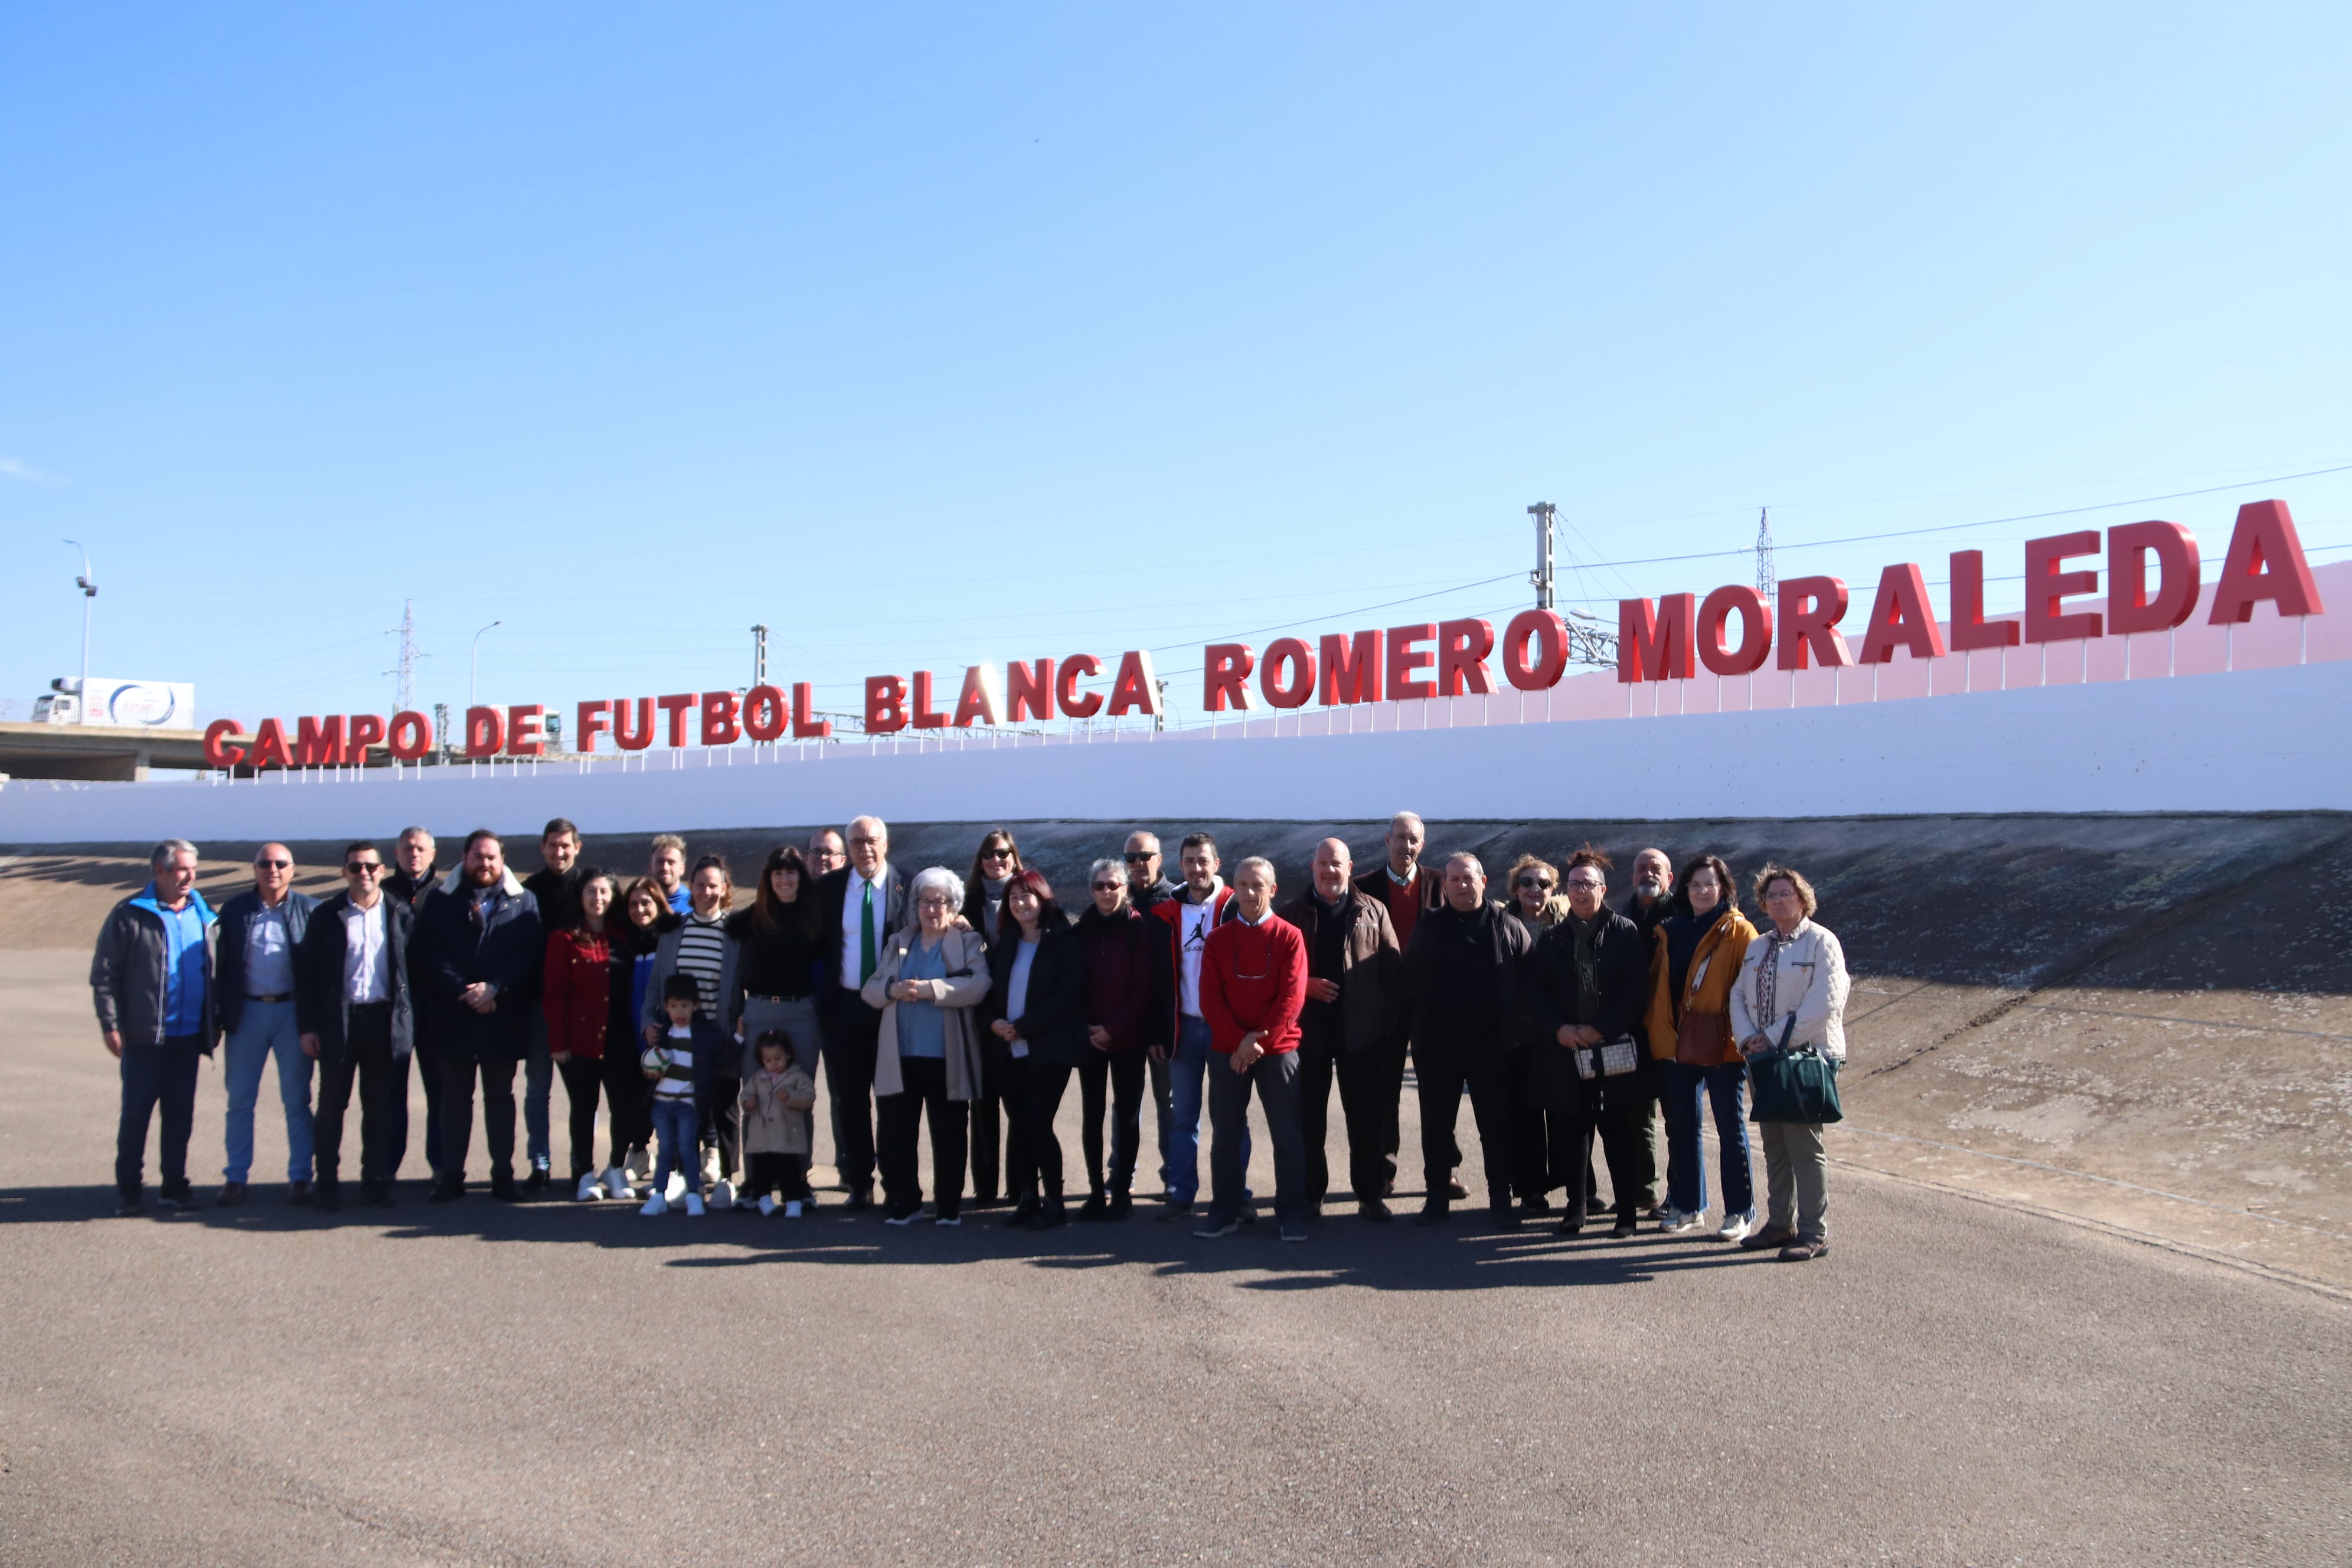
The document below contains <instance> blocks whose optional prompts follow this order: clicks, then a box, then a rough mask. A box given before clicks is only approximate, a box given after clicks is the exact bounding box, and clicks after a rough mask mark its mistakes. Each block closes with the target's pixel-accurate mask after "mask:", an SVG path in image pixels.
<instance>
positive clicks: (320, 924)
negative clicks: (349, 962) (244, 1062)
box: [294, 893, 416, 1062]
mask: <svg viewBox="0 0 2352 1568" xmlns="http://www.w3.org/2000/svg"><path fill="white" fill-rule="evenodd" d="M351 901H352V896H351V894H349V893H337V894H336V895H335V896H334V897H333V898H331V899H329V900H327V901H326V902H325V903H323V904H320V906H319V907H318V908H317V909H316V910H312V911H311V913H310V929H309V930H308V931H305V932H304V933H303V936H302V941H301V944H300V945H299V946H298V947H297V948H295V950H294V1026H295V1027H296V1028H297V1029H299V1030H300V1031H301V1032H302V1033H303V1034H306V1035H316V1036H318V1037H319V1059H320V1061H321V1062H335V1061H341V1060H342V1059H343V1053H344V1050H345V1048H346V1042H347V1041H348V1040H349V1038H350V1025H351V1016H352V1009H351V1003H350V1002H349V1001H348V1000H347V997H348V994H349V993H348V991H347V990H346V988H345V986H344V984H343V961H344V957H345V954H346V952H348V951H349V942H348V940H347V939H346V937H345V935H344V932H343V910H346V909H348V908H349V907H350V906H351ZM415 931H416V916H415V912H414V911H412V910H410V909H409V907H408V906H407V905H406V904H404V903H402V902H401V901H400V900H398V899H384V900H383V945H384V952H385V957H386V960H387V963H388V967H389V968H390V969H391V970H392V996H391V998H390V1000H391V1002H392V1054H393V1055H394V1056H395V1057H404V1056H406V1055H407V1054H408V1053H409V1051H410V1050H411V1049H412V1048H413V1047H415V1043H416V999H415V992H414V991H413V990H412V989H411V987H410V984H409V967H408V964H409V950H410V948H411V947H413V946H414V945H415Z"/></svg>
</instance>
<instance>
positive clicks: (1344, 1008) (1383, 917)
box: [1276, 888, 1405, 1051]
mask: <svg viewBox="0 0 2352 1568" xmlns="http://www.w3.org/2000/svg"><path fill="white" fill-rule="evenodd" d="M1276 912H1277V913H1279V914H1280V915H1281V916H1282V918H1283V919H1284V920H1286V921H1289V922H1290V923H1291V924H1292V925H1295V926H1297V928H1298V934H1299V935H1301V936H1303V937H1305V938H1306V939H1307V963H1308V965H1309V973H1310V975H1311V977H1312V978H1314V979H1317V980H1337V981H1338V982H1339V1017H1340V1020H1341V1030H1340V1032H1341V1035H1342V1037H1344V1038H1345V1040H1346V1042H1347V1048H1348V1049H1349V1050H1350V1051H1361V1050H1369V1049H1370V1048H1371V1047H1374V1046H1377V1045H1379V1044H1380V1043H1381V1041H1382V1040H1384V1039H1388V1038H1390V1037H1392V1036H1393V1035H1394V1034H1395V1032H1396V1026H1397V1018H1398V1016H1400V1015H1402V1014H1403V1013H1404V1012H1405V1000H1404V952H1403V951H1402V949H1400V948H1399V947H1398V946H1397V939H1396V928H1395V927H1394V926H1392V925H1391V924H1390V923H1389V910H1388V906H1387V905H1386V904H1383V903H1381V901H1380V900H1378V899H1374V898H1368V897H1366V896H1365V895H1364V894H1363V893H1361V892H1360V891H1358V890H1357V889H1354V888H1349V889H1348V900H1347V902H1345V903H1344V904H1341V905H1340V906H1339V909H1337V910H1332V909H1329V908H1328V907H1327V906H1326V905H1325V904H1324V902H1323V900H1321V899H1318V898H1317V897H1316V896H1315V895H1314V894H1313V893H1311V892H1308V893H1304V894H1301V895H1300V896H1299V897H1297V898H1296V899H1293V900H1291V901H1290V902H1289V903H1287V904H1285V905H1284V906H1283V907H1282V908H1281V910H1278V911H1276ZM1327 920H1340V921H1346V922H1347V924H1348V934H1347V936H1346V937H1345V938H1343V939H1342V940H1341V942H1340V944H1339V973H1337V974H1315V973H1313V969H1312V966H1313V964H1314V962H1315V953H1316V949H1317V945H1318V935H1319V933H1320V931H1321V929H1322V925H1323V922H1324V921H1327ZM1307 1005H1308V1006H1310V1007H1312V1006H1314V1005H1315V1004H1314V1003H1312V1002H1309V1003H1308V1004H1307Z"/></svg>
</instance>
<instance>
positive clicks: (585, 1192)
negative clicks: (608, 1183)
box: [573, 1176, 604, 1204]
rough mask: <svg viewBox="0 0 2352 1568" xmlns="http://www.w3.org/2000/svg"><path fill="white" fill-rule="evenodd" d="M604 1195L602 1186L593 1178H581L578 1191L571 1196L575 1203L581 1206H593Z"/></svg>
mask: <svg viewBox="0 0 2352 1568" xmlns="http://www.w3.org/2000/svg"><path fill="white" fill-rule="evenodd" d="M573 1196H574V1198H575V1199H576V1201H578V1202H580V1203H583V1204H593V1203H594V1202H595V1201H596V1200H597V1199H598V1198H601V1197H603V1196H604V1183H602V1182H600V1181H598V1180H597V1179H596V1178H595V1177H593V1176H583V1177H581V1178H580V1191H579V1192H578V1193H576V1194H573Z"/></svg>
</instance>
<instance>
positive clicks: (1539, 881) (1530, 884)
mask: <svg viewBox="0 0 2352 1568" xmlns="http://www.w3.org/2000/svg"><path fill="white" fill-rule="evenodd" d="M1519 886H1520V887H1522V888H1541V889H1544V890H1545V891H1546V892H1549V891H1550V890H1551V884H1550V883H1549V882H1548V881H1546V880H1545V879H1543V878H1541V877H1522V878H1520V879H1519Z"/></svg>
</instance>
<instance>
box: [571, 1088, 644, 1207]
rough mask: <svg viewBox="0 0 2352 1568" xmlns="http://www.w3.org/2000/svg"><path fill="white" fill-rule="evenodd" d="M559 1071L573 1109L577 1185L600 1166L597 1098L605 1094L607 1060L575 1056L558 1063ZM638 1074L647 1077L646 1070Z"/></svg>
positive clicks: (574, 1175) (574, 1160) (574, 1162)
mask: <svg viewBox="0 0 2352 1568" xmlns="http://www.w3.org/2000/svg"><path fill="white" fill-rule="evenodd" d="M555 1070H556V1071H557V1072H558V1073H560V1074H561V1075H562V1078H563V1099H564V1102H565V1103H566V1105H567V1106H569V1107H570V1110H571V1116H570V1118H569V1121H570V1131H571V1133H572V1182H573V1184H575V1185H576V1184H578V1182H579V1180H580V1178H581V1177H583V1176H584V1175H586V1174H587V1173H589V1172H591V1171H593V1170H594V1169H596V1101H597V1100H598V1099H600V1098H601V1097H602V1095H603V1093H604V1058H601V1057H580V1056H575V1057H573V1058H572V1059H571V1060H570V1061H561V1062H557V1063H556V1064H555ZM637 1076H638V1077H640V1078H643V1077H644V1076H645V1073H644V1071H643V1069H640V1070H639V1071H638V1074H637Z"/></svg>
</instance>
